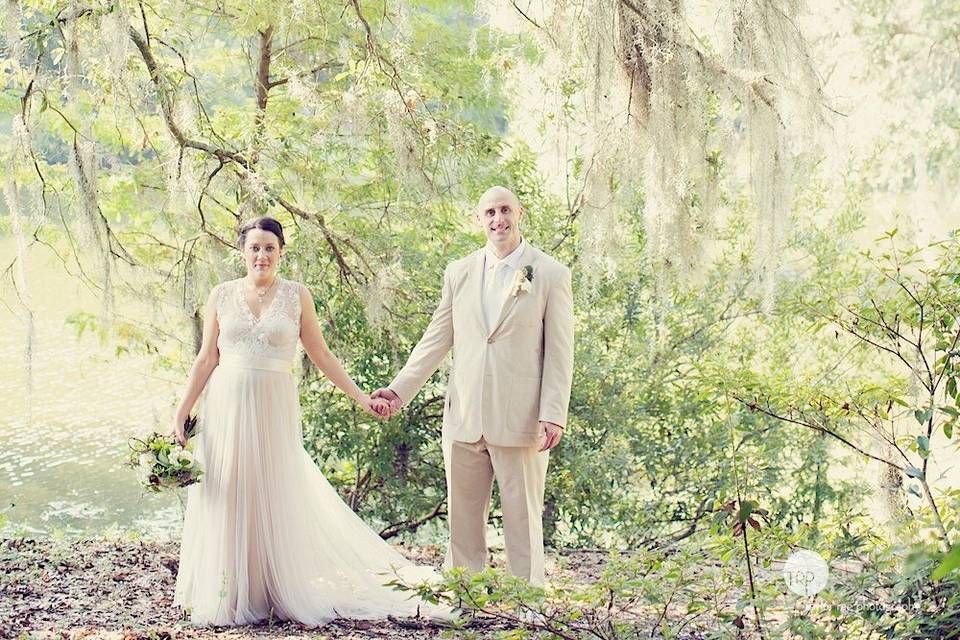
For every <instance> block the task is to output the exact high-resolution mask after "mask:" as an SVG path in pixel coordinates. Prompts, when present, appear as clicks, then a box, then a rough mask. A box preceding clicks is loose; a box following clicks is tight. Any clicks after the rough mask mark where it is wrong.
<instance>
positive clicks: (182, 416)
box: [173, 284, 223, 445]
mask: <svg viewBox="0 0 960 640" xmlns="http://www.w3.org/2000/svg"><path fill="white" fill-rule="evenodd" d="M221 286H223V285H219V284H218V285H217V286H215V287H214V288H213V290H212V291H211V292H210V296H209V297H208V298H207V309H206V313H205V317H204V321H203V341H202V342H201V344H200V352H199V353H197V357H196V359H195V360H194V361H193V367H192V368H191V369H190V377H189V378H187V389H186V391H184V392H183V397H182V398H181V399H180V405H179V406H178V407H177V413H176V415H175V417H174V419H173V433H174V436H175V437H176V438H177V441H178V442H180V444H181V445H183V444H186V438H185V437H184V433H183V421H184V420H186V419H187V417H188V416H189V415H190V411H191V410H192V409H193V405H194V404H196V402H197V398H199V397H200V394H201V393H202V392H203V388H204V387H205V386H206V385H207V379H208V378H210V374H211V373H213V370H214V369H216V367H217V364H218V363H219V362H220V350H219V349H217V338H218V337H219V335H220V324H219V322H218V321H217V297H218V296H219V294H220V287H221Z"/></svg>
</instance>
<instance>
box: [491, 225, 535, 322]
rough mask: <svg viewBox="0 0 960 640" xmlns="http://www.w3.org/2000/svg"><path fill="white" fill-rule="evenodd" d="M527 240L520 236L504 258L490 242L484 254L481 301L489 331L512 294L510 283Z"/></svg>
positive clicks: (514, 275)
mask: <svg viewBox="0 0 960 640" xmlns="http://www.w3.org/2000/svg"><path fill="white" fill-rule="evenodd" d="M526 247H527V242H526V241H525V240H524V239H523V238H520V244H519V245H517V248H516V249H514V250H513V251H511V252H510V253H509V254H508V255H506V256H504V257H503V258H498V257H497V254H496V253H494V252H493V249H492V248H491V247H490V245H489V244H488V245H487V246H486V250H485V251H484V256H483V284H482V285H481V292H482V293H481V296H480V301H481V304H482V305H483V316H484V319H485V320H486V321H487V331H490V330H491V329H493V325H494V323H496V321H497V320H498V319H499V318H500V309H501V308H502V307H503V303H504V302H506V300H507V296H508V295H509V294H510V285H512V284H513V279H514V278H515V277H516V273H517V270H518V269H519V268H520V260H521V259H522V258H523V251H524V249H526Z"/></svg>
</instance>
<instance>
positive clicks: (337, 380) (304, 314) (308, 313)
mask: <svg viewBox="0 0 960 640" xmlns="http://www.w3.org/2000/svg"><path fill="white" fill-rule="evenodd" d="M299 293H300V342H302V343H303V350H304V351H306V352H307V355H308V356H309V357H310V360H311V361H313V364H315V365H316V366H317V369H319V370H320V371H322V372H323V375H325V376H327V378H329V380H330V382H332V383H333V384H335V385H336V386H337V388H338V389H340V390H341V391H343V392H344V393H345V394H347V395H348V396H350V397H351V398H352V399H353V400H354V401H355V402H356V403H357V404H359V405H360V406H361V407H363V409H364V411H366V412H367V413H369V414H371V415H375V416H377V417H379V418H382V417H385V413H386V411H387V405H386V403H385V402H381V401H377V400H371V399H370V396H368V395H367V394H365V393H364V392H363V391H361V390H360V388H359V387H358V386H357V384H356V383H355V382H354V381H353V378H351V377H350V374H348V373H347V372H346V371H345V370H344V368H343V365H342V364H340V361H339V360H338V359H337V356H335V355H333V352H332V351H330V348H329V347H327V341H326V340H324V339H323V333H322V332H321V331H320V320H319V318H317V310H316V308H314V306H313V296H311V295H310V290H309V289H307V287H306V286H304V285H303V284H301V285H300V287H299ZM378 408H379V410H378Z"/></svg>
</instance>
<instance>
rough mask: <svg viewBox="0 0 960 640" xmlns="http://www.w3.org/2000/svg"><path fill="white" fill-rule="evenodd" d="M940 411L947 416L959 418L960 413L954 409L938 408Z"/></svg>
mask: <svg viewBox="0 0 960 640" xmlns="http://www.w3.org/2000/svg"><path fill="white" fill-rule="evenodd" d="M940 411H943V412H944V413H945V414H947V415H948V416H953V417H954V418H960V411H958V410H957V409H956V408H955V407H940Z"/></svg>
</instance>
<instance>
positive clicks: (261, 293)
mask: <svg viewBox="0 0 960 640" xmlns="http://www.w3.org/2000/svg"><path fill="white" fill-rule="evenodd" d="M276 284H277V279H276V278H274V279H273V282H271V283H270V284H269V285H268V286H266V287H264V288H262V289H261V288H260V287H258V286H257V285H253V291H254V293H256V294H257V304H258V305H259V307H260V308H261V309H262V308H263V299H264V298H266V297H267V294H268V293H270V291H271V290H272V289H273V287H274V285H276Z"/></svg>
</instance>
